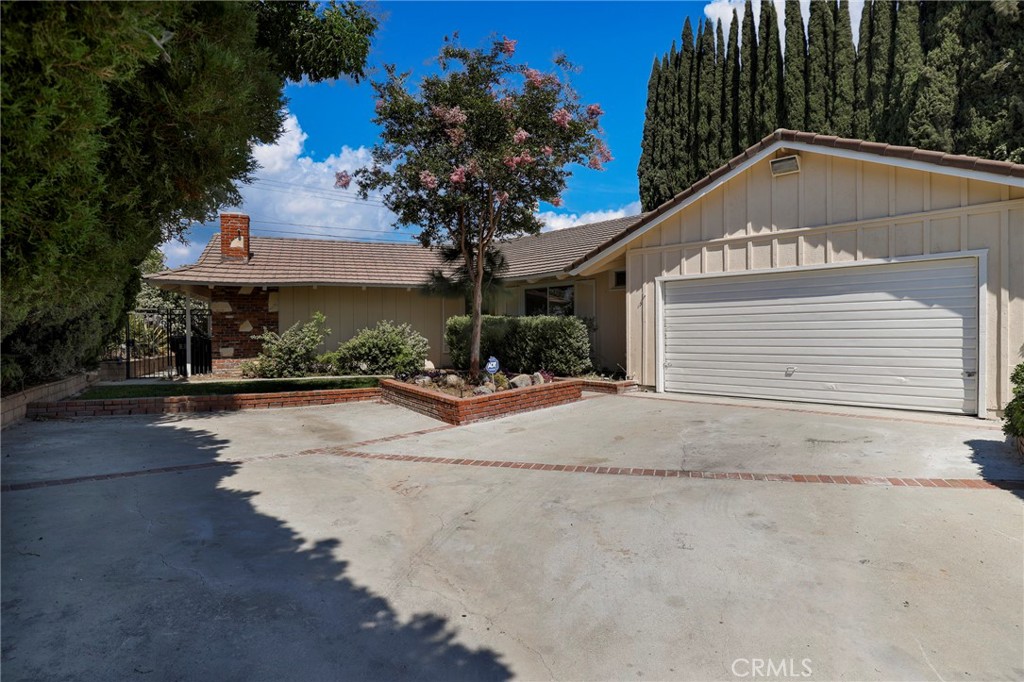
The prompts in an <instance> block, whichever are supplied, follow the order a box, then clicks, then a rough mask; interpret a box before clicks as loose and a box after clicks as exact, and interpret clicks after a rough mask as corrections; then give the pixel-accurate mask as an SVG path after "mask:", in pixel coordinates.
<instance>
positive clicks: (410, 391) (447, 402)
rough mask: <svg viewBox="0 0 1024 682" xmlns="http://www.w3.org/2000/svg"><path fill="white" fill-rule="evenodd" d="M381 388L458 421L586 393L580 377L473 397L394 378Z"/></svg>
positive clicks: (418, 408)
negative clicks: (464, 396) (423, 386)
mask: <svg viewBox="0 0 1024 682" xmlns="http://www.w3.org/2000/svg"><path fill="white" fill-rule="evenodd" d="M380 388H381V397H382V398H383V399H384V400H385V401H387V402H389V403H394V404H396V405H401V406H402V407H406V408H408V409H410V410H413V411H414V412H419V413H420V414H425V415H427V416H428V417H433V418H434V419H439V420H441V421H443V422H447V423H449V424H456V425H458V424H468V423H470V422H475V421H480V420H481V419H493V418H495V417H504V416H506V415H510V414H515V413H517V412H528V411H530V410H539V409H541V408H544V407H552V406H554V405H564V404H566V403H571V402H575V401H577V400H579V399H580V398H581V397H582V395H583V382H582V381H580V380H578V379H570V380H566V381H559V382H554V383H550V384H540V385H538V386H528V387H526V388H517V389H512V390H508V391H500V392H498V393H492V394H490V395H480V396H473V397H471V398H456V397H455V396H450V395H445V394H444V393H439V392H437V391H433V390H430V389H426V388H420V387H419V386H414V385H412V384H407V383H404V382H401V381H395V380H394V379H385V380H383V381H381V382H380Z"/></svg>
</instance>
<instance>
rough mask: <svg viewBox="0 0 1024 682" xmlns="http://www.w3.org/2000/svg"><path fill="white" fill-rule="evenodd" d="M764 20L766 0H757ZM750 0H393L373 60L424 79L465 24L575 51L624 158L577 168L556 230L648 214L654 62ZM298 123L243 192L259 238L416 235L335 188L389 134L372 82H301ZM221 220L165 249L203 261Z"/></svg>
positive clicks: (170, 257)
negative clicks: (644, 148)
mask: <svg viewBox="0 0 1024 682" xmlns="http://www.w3.org/2000/svg"><path fill="white" fill-rule="evenodd" d="M754 4H755V17H756V16H757V8H758V6H759V4H760V3H759V2H755V3H754ZM737 5H738V6H740V8H742V4H741V2H740V0H715V1H714V2H711V3H708V2H527V3H506V2H381V3H378V4H375V5H373V7H374V11H375V12H377V13H378V15H379V16H380V17H381V26H380V29H379V30H378V32H377V34H376V36H375V37H374V40H373V46H372V51H371V54H370V58H369V71H370V77H371V79H372V78H374V77H376V76H377V75H379V73H380V70H381V66H382V65H383V64H387V63H394V64H396V65H397V66H398V67H399V68H400V69H401V70H411V71H413V74H414V78H415V77H417V76H419V75H422V74H424V73H425V72H427V71H429V70H430V69H432V68H433V66H432V63H431V58H432V56H434V55H436V54H437V50H438V48H439V47H440V45H441V42H442V39H443V37H444V36H445V35H449V34H451V33H452V32H454V31H458V33H459V37H460V40H461V42H462V43H463V44H464V45H467V46H486V45H487V44H488V43H489V40H490V39H491V38H493V37H494V36H497V37H499V38H500V37H501V36H506V35H507V36H508V37H510V38H513V39H516V40H518V41H519V44H518V49H517V51H516V55H515V59H516V61H520V62H523V61H525V62H527V63H529V64H530V65H531V66H534V67H536V68H541V69H543V68H546V67H549V66H550V63H551V59H552V57H553V56H554V55H555V54H557V53H559V52H564V53H565V54H567V55H568V56H569V58H570V59H571V60H572V61H574V62H575V63H576V64H577V65H579V66H580V67H582V72H581V73H580V74H578V75H576V76H574V78H573V85H574V86H575V88H576V89H577V91H578V92H579V93H580V95H581V97H582V99H583V101H584V102H587V103H590V102H597V103H600V104H601V106H602V108H603V109H604V110H605V111H606V112H607V113H606V114H605V116H604V117H603V119H602V122H603V125H604V128H605V131H606V133H607V141H608V145H609V147H610V148H611V151H612V154H613V155H614V157H615V160H614V161H612V162H611V163H609V164H608V165H607V167H606V169H605V170H604V171H603V172H597V171H592V170H589V169H586V168H582V167H580V168H576V169H574V176H573V178H572V179H571V180H570V182H569V188H568V191H567V192H566V193H565V195H564V200H565V204H564V205H563V206H562V207H561V208H559V209H555V208H554V207H551V206H548V205H542V206H541V210H540V212H541V217H542V218H543V219H544V220H545V223H546V224H547V226H548V229H559V228H562V227H567V226H570V225H573V224H580V223H585V222H593V221H596V220H601V219H606V218H614V217H620V216H623V215H630V214H632V213H636V212H638V211H639V203H638V200H637V199H638V195H637V178H636V167H637V162H638V161H639V157H640V138H641V134H642V132H643V123H644V107H645V102H646V97H647V78H648V76H649V75H650V68H651V63H652V60H653V59H654V57H655V56H659V55H661V54H662V53H663V52H665V51H666V50H668V48H669V46H670V45H671V44H672V41H673V40H678V39H679V35H680V33H681V31H682V26H683V22H684V20H685V19H686V17H687V16H689V17H690V19H691V21H692V22H694V28H695V29H696V22H697V21H698V20H699V19H701V18H703V17H705V16H711V17H715V18H718V17H719V16H721V17H723V18H724V17H727V16H729V15H730V14H731V11H732V7H733V6H737ZM285 95H286V96H287V97H288V99H289V103H288V118H287V122H286V130H285V133H284V135H283V136H282V138H281V139H280V140H279V141H278V142H277V144H275V145H272V146H269V147H262V148H258V149H257V150H256V158H257V160H258V161H259V162H260V164H261V166H262V169H261V170H260V171H259V172H257V174H256V177H257V182H255V183H254V184H252V185H249V186H246V187H243V188H242V193H243V196H244V198H245V201H244V202H243V204H242V205H241V206H240V207H238V208H237V210H241V211H243V212H246V213H248V214H249V215H250V216H252V220H253V231H254V234H255V235H262V236H289V235H291V236H302V237H322V238H346V239H360V240H367V239H369V240H408V239H409V236H408V234H401V233H396V232H395V231H394V230H393V228H392V226H391V219H392V216H391V215H390V214H389V213H388V212H387V211H386V210H385V209H383V208H382V207H381V206H380V205H379V204H377V203H374V202H369V203H360V202H357V201H354V200H353V199H354V197H353V195H352V193H344V192H340V191H339V190H335V189H333V187H332V183H333V175H334V172H335V171H336V170H342V169H348V170H354V169H356V168H358V167H360V166H362V165H365V164H366V163H367V162H368V160H369V151H368V150H369V148H370V147H372V146H373V144H374V143H375V142H376V141H377V129H376V127H375V126H374V125H373V124H372V123H371V122H370V119H371V118H372V117H373V106H374V96H373V91H372V89H371V87H370V85H369V82H367V81H364V82H362V83H360V84H358V85H356V84H354V83H351V82H345V81H339V82H335V83H322V84H317V85H308V84H291V85H289V86H288V87H287V88H286V91H285ZM216 231H217V226H216V225H197V226H195V227H194V228H193V229H192V230H191V231H190V233H189V243H188V244H177V243H171V244H167V245H165V246H164V252H165V254H166V256H167V263H168V265H170V266H172V267H174V266H177V265H182V264H185V263H190V262H194V261H195V259H196V257H197V256H198V254H199V252H200V251H201V250H202V247H203V246H204V245H205V244H206V242H207V241H208V240H209V238H210V236H211V235H212V234H213V233H214V232H216Z"/></svg>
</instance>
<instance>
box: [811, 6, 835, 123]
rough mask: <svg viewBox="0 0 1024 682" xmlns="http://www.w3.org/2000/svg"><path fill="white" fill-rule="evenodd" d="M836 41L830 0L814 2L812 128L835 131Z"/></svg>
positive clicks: (812, 29)
mask: <svg viewBox="0 0 1024 682" xmlns="http://www.w3.org/2000/svg"><path fill="white" fill-rule="evenodd" d="M834 43H835V26H834V24H833V18H832V7H831V0H828V1H827V2H825V1H822V2H812V3H811V18H810V21H809V22H808V26H807V128H808V130H809V131H810V132H814V133H822V134H828V133H830V132H832V130H831V124H830V121H831V119H832V110H831V106H832V101H833V94H832V93H833V92H834V86H835V84H834V83H833V82H832V64H831V61H832V59H831V56H832V50H833V45H834Z"/></svg>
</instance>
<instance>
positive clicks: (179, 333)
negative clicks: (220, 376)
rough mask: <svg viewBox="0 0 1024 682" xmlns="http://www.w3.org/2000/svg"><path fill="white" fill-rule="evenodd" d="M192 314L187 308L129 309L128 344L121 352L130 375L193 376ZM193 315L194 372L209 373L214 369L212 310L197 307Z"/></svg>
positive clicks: (126, 343)
mask: <svg viewBox="0 0 1024 682" xmlns="http://www.w3.org/2000/svg"><path fill="white" fill-rule="evenodd" d="M188 315H189V311H186V310H185V309H184V308H171V309H166V310H133V311H131V312H130V313H128V318H127V320H126V322H125V330H124V339H125V342H124V347H123V349H121V351H120V353H119V356H120V359H123V361H124V370H125V378H126V379H142V378H147V377H167V378H170V377H174V376H189V374H190V373H189V371H188V360H189V359H188V350H187V349H186V344H187V337H188V333H187V332H188V322H187V320H188V318H187V316H188ZM191 318H192V320H191V322H192V325H191V326H192V329H191V332H192V368H191V369H192V371H191V374H192V375H195V374H208V373H210V372H211V371H213V344H212V340H211V331H212V330H211V328H210V312H209V311H208V310H201V309H200V310H197V309H193V310H192V311H191Z"/></svg>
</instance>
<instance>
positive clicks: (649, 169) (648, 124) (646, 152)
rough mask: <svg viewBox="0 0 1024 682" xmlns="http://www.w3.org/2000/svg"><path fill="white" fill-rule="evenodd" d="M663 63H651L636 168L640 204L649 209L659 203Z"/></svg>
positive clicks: (655, 60) (655, 59)
mask: <svg viewBox="0 0 1024 682" xmlns="http://www.w3.org/2000/svg"><path fill="white" fill-rule="evenodd" d="M660 67H661V63H660V61H659V60H658V58H657V57H655V58H654V64H652V65H651V76H650V78H648V79H647V108H646V109H645V111H644V132H643V137H642V138H641V140H640V163H639V164H638V165H637V168H636V175H637V179H638V180H639V181H640V205H641V206H642V207H643V210H645V211H649V210H651V209H652V208H654V207H655V206H657V205H658V201H657V189H656V185H657V182H656V180H655V167H654V149H655V138H656V129H657V127H658V126H659V125H660V124H661V121H659V120H658V117H657V111H656V110H657V102H658V80H659V76H660V74H661V68H660Z"/></svg>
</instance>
